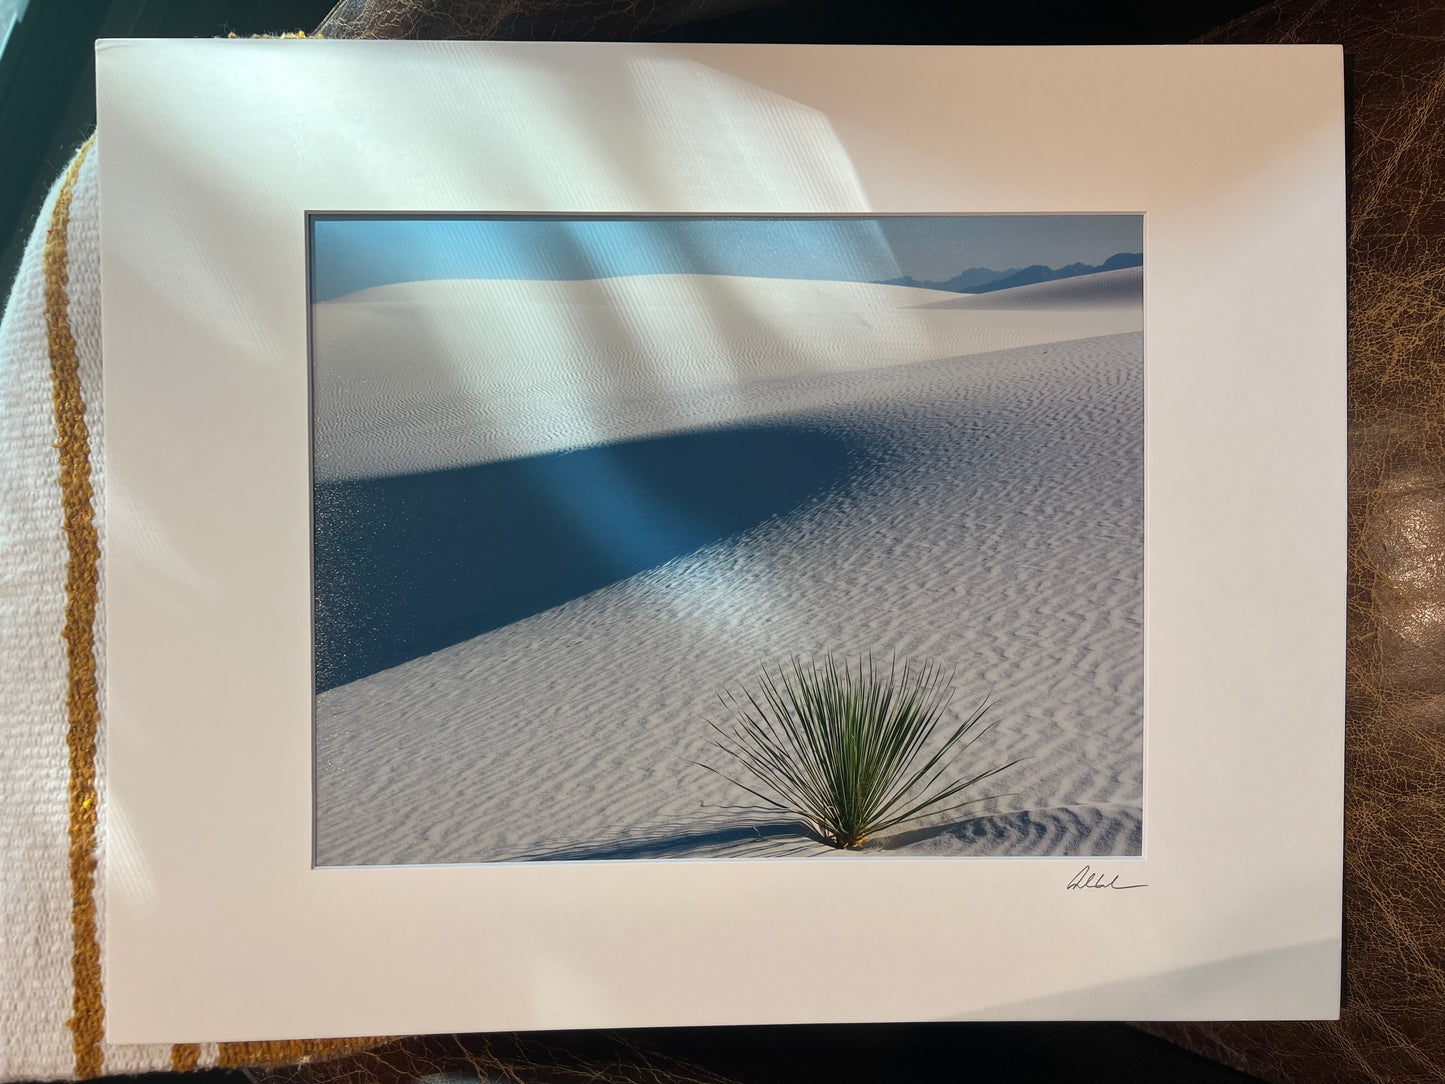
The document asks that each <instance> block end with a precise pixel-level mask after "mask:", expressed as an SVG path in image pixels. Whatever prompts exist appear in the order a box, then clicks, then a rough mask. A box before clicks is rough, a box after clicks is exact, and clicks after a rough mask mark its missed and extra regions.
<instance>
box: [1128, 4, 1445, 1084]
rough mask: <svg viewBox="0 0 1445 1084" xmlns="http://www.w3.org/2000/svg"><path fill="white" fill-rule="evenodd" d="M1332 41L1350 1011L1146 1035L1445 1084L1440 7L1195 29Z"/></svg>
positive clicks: (1306, 1081)
mask: <svg viewBox="0 0 1445 1084" xmlns="http://www.w3.org/2000/svg"><path fill="white" fill-rule="evenodd" d="M1204 40H1205V41H1209V42H1224V43H1255V42H1272V43H1339V44H1342V45H1343V46H1344V49H1345V57H1346V70H1347V73H1348V80H1347V90H1348V101H1349V106H1348V108H1349V112H1348V123H1349V132H1348V143H1349V154H1348V158H1349V214H1350V219H1349V273H1350V287H1349V301H1350V321H1349V328H1350V375H1349V401H1350V418H1349V428H1350V468H1349V469H1350V489H1349V491H1350V496H1349V501H1350V509H1349V511H1350V518H1349V524H1350V527H1349V530H1350V536H1349V546H1350V574H1349V588H1348V590H1349V639H1348V648H1347V657H1346V660H1345V663H1346V689H1347V718H1346V750H1345V754H1346V779H1345V961H1346V962H1345V1004H1344V1007H1343V1010H1342V1012H1341V1017H1340V1019H1339V1020H1338V1021H1330V1022H1321V1023H1213V1024H1207V1023H1198V1024H1149V1025H1143V1026H1144V1027H1145V1028H1146V1029H1147V1030H1148V1031H1150V1032H1152V1033H1153V1034H1155V1035H1159V1036H1162V1037H1164V1038H1167V1039H1170V1040H1172V1041H1174V1042H1177V1043H1179V1044H1181V1045H1183V1046H1186V1047H1188V1048H1189V1049H1191V1050H1194V1051H1196V1052H1198V1053H1201V1054H1205V1055H1207V1056H1209V1057H1212V1058H1215V1059H1217V1060H1219V1061H1222V1062H1225V1063H1226V1064H1229V1065H1232V1066H1235V1067H1236V1068H1239V1069H1243V1070H1245V1071H1246V1072H1249V1073H1252V1074H1254V1075H1255V1076H1258V1077H1261V1078H1262V1079H1264V1080H1268V1081H1273V1082H1277V1084H1346V1082H1348V1084H1355V1082H1371V1084H1373V1082H1381V1084H1384V1082H1389V1084H1417V1082H1418V1084H1426V1082H1427V1081H1435V1082H1438V1081H1442V1080H1445V6H1442V5H1441V4H1439V3H1438V2H1435V0H1375V2H1365V3H1360V2H1358V0H1280V2H1277V3H1275V4H1272V5H1270V6H1269V7H1267V8H1263V9H1261V10H1259V11H1257V12H1254V13H1253V14H1251V15H1248V16H1245V17H1244V18H1242V19H1240V20H1237V21H1235V22H1234V23H1231V24H1229V25H1227V26H1225V27H1222V28H1220V29H1219V30H1218V31H1215V32H1214V33H1212V34H1210V35H1207V36H1206V38H1205V39H1204Z"/></svg>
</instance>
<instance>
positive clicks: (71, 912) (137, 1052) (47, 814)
mask: <svg viewBox="0 0 1445 1084" xmlns="http://www.w3.org/2000/svg"><path fill="white" fill-rule="evenodd" d="M67 200H68V208H67ZM99 212H100V207H99V198H98V191H97V186H96V155H95V152H94V150H92V149H89V148H88V147H87V148H82V149H81V151H80V152H79V154H77V156H76V158H75V159H74V160H73V161H72V162H71V164H70V167H69V168H68V169H67V170H66V172H65V173H64V174H63V175H62V177H61V178H60V180H58V181H57V182H56V184H55V187H54V188H53V189H52V190H51V192H50V195H49V196H48V197H47V199H46V201H45V205H44V207H43V209H42V210H41V213H40V218H39V220H38V221H37V223H36V226H35V229H34V231H33V232H32V234H31V236H30V240H29V242H28V244H27V245H26V248H25V255H24V257H23V259H22V260H21V264H20V269H19V273H18V274H17V276H16V279H15V284H14V288H13V289H12V291H11V294H10V299H9V301H8V303H7V305H6V307H5V315H4V319H3V322H0V691H3V696H0V1082H3V1081H12V1080H41V1079H46V1080H54V1079H74V1078H77V1077H88V1076H94V1075H97V1074H99V1073H102V1072H103V1073H136V1072H144V1071H148V1070H155V1069H170V1068H176V1069H186V1068H195V1067H205V1066H213V1065H229V1066H241V1065H258V1064H288V1063H296V1062H300V1061H307V1060H310V1059H312V1058H315V1057H324V1056H327V1055H337V1054H342V1053H347V1052H350V1051H353V1050H356V1049H359V1048H364V1047H366V1046H370V1045H374V1042H375V1041H374V1040H315V1041H280V1042H257V1043H221V1044H217V1043H206V1042H195V1043H180V1044H176V1045H170V1044H166V1045H154V1046H117V1045H112V1044H110V1043H106V1042H104V1041H103V1039H102V1037H101V1036H102V1034H103V1027H104V993H103V989H104V982H103V979H104V966H103V965H104V958H103V955H102V954H101V952H100V948H101V946H102V945H103V943H104V933H105V921H104V908H103V906H102V902H103V900H104V871H105V861H104V859H105V817H104V808H103V803H101V802H100V796H101V795H103V793H104V774H105V713H104V668H105V638H104V617H103V615H104V604H105V585H104V582H103V580H101V579H100V578H99V575H98V573H99V563H98V561H96V559H95V556H96V554H95V552H94V551H93V549H92V550H90V551H88V550H87V544H88V540H90V539H92V538H93V541H94V542H98V543H99V544H100V545H101V546H103V545H104V536H105V520H104V507H105V505H104V495H105V475H104V464H103V460H102V454H101V448H102V438H103V433H104V427H103V418H102V414H101V356H100V221H99V217H100V216H99ZM47 252H48V254H49V258H48V259H47ZM47 279H48V283H47ZM67 295H68V301H67V300H66V298H67ZM72 340H73V349H72V348H71V345H70V344H71V341H72ZM77 378H78V379H77ZM57 389H59V392H60V393H61V394H60V398H57ZM67 389H68V390H69V392H70V393H71V395H70V397H69V398H68V399H67V398H66V397H65V393H66V391H67ZM77 392H78V396H77V395H76V394H75V393H77ZM87 442H88V445H89V454H88V456H87V455H85V454H78V453H77V449H79V450H80V452H81V453H83V451H84V447H85V444H86V443H87ZM67 453H69V459H68V461H69V462H70V464H71V469H70V471H69V472H68V473H67V474H66V475H65V476H64V477H63V476H62V469H61V463H62V458H63V457H65V456H66V455H67ZM87 461H88V463H89V475H90V477H89V482H90V486H91V488H92V490H93V496H92V497H91V499H90V500H89V501H83V500H79V499H78V498H79V497H81V496H83V494H84V477H83V476H84V474H85V465H86V463H87ZM67 492H68V493H69V494H70V496H71V500H72V515H71V520H70V523H69V525H67V521H66V517H65V508H64V503H63V502H64V498H65V495H66V493H67ZM87 505H88V506H89V507H90V508H91V509H93V514H94V520H93V522H94V528H95V535H94V536H91V535H90V532H89V527H88V524H87V522H86V520H87V519H88V517H87V516H86V515H85V512H86V506H87ZM77 513H78V514H77ZM87 573H89V575H88V576H87ZM92 602H93V604H94V605H95V607H96V609H95V618H94V621H93V623H92V622H89V621H86V620H84V617H85V615H86V614H87V613H88V609H87V607H88V606H89V605H90V604H91V603H92ZM67 607H69V608H70V622H71V629H70V632H71V636H70V640H69V643H70V645H71V648H72V650H71V651H69V652H68V651H67V639H66V635H65V634H66V632H67V628H66V625H67ZM87 630H89V631H90V632H91V633H93V645H92V644H91V642H90V640H91V637H90V636H87V635H85V633H86V632H87ZM91 665H93V666H94V667H95V674H96V677H97V679H98V680H97V681H96V682H90V681H89V680H87V678H88V673H89V667H90V666H91ZM91 726H93V728H94V736H95V741H94V746H93V749H92V747H91V744H90V742H89V741H88V740H86V738H87V734H88V732H89V728H90V727H91ZM91 771H93V772H94V785H93V786H92V785H91V784H90V783H89V780H88V774H89V773H90V772H91ZM72 791H74V794H75V800H74V802H73V803H72ZM97 816H98V825H97V827H96V829H95V830H94V831H93V832H92V831H90V830H88V829H87V824H89V823H94V822H95V820H96V818H97ZM73 833H74V842H75V846H74V848H72V834H73ZM91 862H95V863H96V866H95V880H94V883H93V885H88V884H86V877H85V871H86V870H88V869H89V868H90V864H91ZM92 923H93V926H92ZM197 1038H198V1039H200V1038H203V1037H200V1036H198V1037H197Z"/></svg>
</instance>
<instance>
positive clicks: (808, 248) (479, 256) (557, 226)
mask: <svg viewBox="0 0 1445 1084" xmlns="http://www.w3.org/2000/svg"><path fill="white" fill-rule="evenodd" d="M312 229H313V231H314V232H313V237H312V272H313V279H312V298H313V300H316V301H328V300H330V299H332V298H335V297H340V296H342V295H344V294H349V293H352V292H353V291H355V290H360V289H364V288H366V287H368V286H380V285H384V284H386V283H392V282H416V281H421V280H425V279H439V278H522V279H584V278H607V277H613V276H618V275H646V274H713V275H754V276H759V277H764V278H803V279H832V280H839V281H845V282H874V281H878V280H881V279H891V278H897V277H899V276H901V275H911V276H912V277H913V278H916V279H921V280H942V279H947V278H951V277H952V276H954V275H956V274H958V273H959V272H960V271H962V270H964V269H965V268H969V267H991V268H994V269H995V270H1004V269H1006V268H1009V267H1027V266H1029V265H1030V264H1038V263H1041V264H1047V265H1048V266H1050V267H1062V266H1064V265H1065V264H1070V263H1089V264H1097V263H1102V262H1103V261H1104V260H1105V259H1107V258H1108V257H1110V256H1112V255H1113V254H1114V253H1116V252H1140V251H1142V250H1143V219H1142V218H1141V217H1140V216H1138V215H974V216H963V215H960V216H884V217H878V218H678V217H670V218H610V219H595V218H594V219H581V218H560V217H554V216H548V217H542V218H490V219H488V218H477V219H472V218H364V217H345V216H336V217H317V218H313V219H312Z"/></svg>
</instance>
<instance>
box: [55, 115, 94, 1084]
mask: <svg viewBox="0 0 1445 1084" xmlns="http://www.w3.org/2000/svg"><path fill="white" fill-rule="evenodd" d="M93 140H94V137H93V136H92V137H91V140H88V141H87V142H86V144H85V146H83V147H81V149H80V153H79V154H77V155H76V156H75V161H74V162H72V163H71V164H70V169H68V170H67V171H66V174H65V180H64V181H63V182H62V183H61V186H60V193H59V194H58V195H57V196H56V198H55V207H54V209H53V210H52V211H51V212H50V229H49V230H48V231H47V233H46V238H45V253H44V266H45V324H46V329H47V331H48V338H49V346H50V379H51V385H52V394H53V396H54V400H55V428H56V432H57V434H58V437H57V440H56V442H55V447H56V449H57V450H58V451H59V453H60V501H61V508H62V510H63V512H64V525H65V540H66V545H67V548H68V549H69V562H68V567H67V570H66V577H65V629H64V632H63V633H62V635H63V636H64V638H65V653H66V660H67V663H68V667H69V670H68V679H67V689H66V715H67V719H68V721H69V723H68V729H67V731H66V739H65V740H66V745H67V746H68V747H69V750H70V926H71V943H72V946H73V952H72V955H71V979H72V984H73V996H72V1010H73V1012H74V1015H73V1016H71V1018H70V1019H69V1020H68V1021H66V1023H67V1025H68V1026H69V1028H70V1030H71V1032H72V1033H73V1037H74V1046H75V1075H76V1076H77V1077H80V1078H81V1079H86V1078H88V1077H94V1076H98V1075H100V1071H101V1067H102V1065H103V1062H104V1055H103V1053H102V1051H101V1046H100V1043H101V1038H102V1035H103V1033H104V1030H105V1007H104V1004H103V1003H102V1001H101V991H100V942H99V941H98V940H97V937H96V915H95V907H96V904H95V833H96V823H97V809H96V792H95V735H96V728H97V727H98V726H99V724H100V705H99V702H98V700H97V697H96V685H95V607H96V597H97V591H98V580H97V576H98V566H99V561H100V545H99V542H98V540H97V538H96V532H95V510H94V506H93V503H92V497H93V493H92V491H91V486H90V432H89V430H88V429H87V428H86V424H85V400H84V399H83V398H82V397H81V393H80V358H79V356H78V355H77V353H76V349H75V335H74V334H73V333H72V332H71V329H70V312H69V305H70V296H69V293H68V287H69V283H70V266H69V261H68V256H67V252H66V242H67V231H68V229H69V225H70V200H71V197H72V196H73V195H74V193H75V178H76V175H77V174H78V173H79V172H80V165H81V163H82V162H84V161H85V157H86V155H87V154H88V153H89V152H90V148H91V144H92V142H93Z"/></svg>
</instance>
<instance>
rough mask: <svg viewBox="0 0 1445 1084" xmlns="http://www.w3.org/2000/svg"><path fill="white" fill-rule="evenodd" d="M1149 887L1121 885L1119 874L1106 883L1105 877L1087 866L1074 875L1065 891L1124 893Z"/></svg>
mask: <svg viewBox="0 0 1445 1084" xmlns="http://www.w3.org/2000/svg"><path fill="white" fill-rule="evenodd" d="M1148 887H1149V886H1148V885H1121V884H1120V883H1119V875H1118V874H1117V873H1116V874H1114V876H1113V877H1110V878H1109V879H1108V880H1107V881H1106V880H1104V875H1103V874H1102V873H1095V872H1094V871H1093V870H1091V869H1090V868H1089V867H1088V866H1085V867H1084V868H1083V869H1081V870H1079V872H1078V873H1076V874H1074V876H1073V879H1072V880H1070V881H1069V883H1068V884H1066V885H1065V886H1064V890H1065V891H1068V890H1069V889H1073V888H1117V889H1119V890H1121V891H1122V890H1123V889H1126V888H1148Z"/></svg>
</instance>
